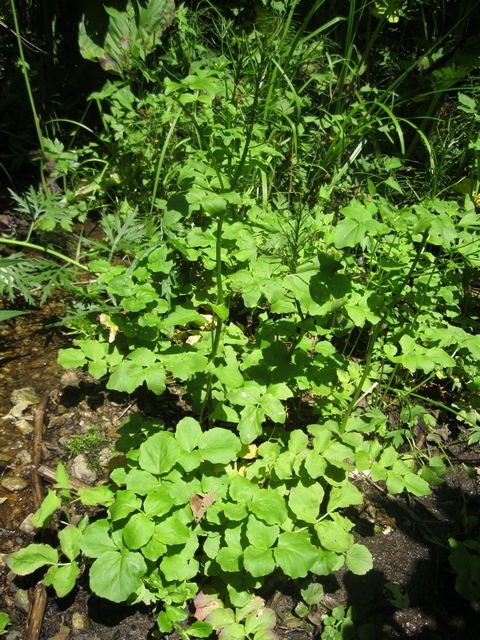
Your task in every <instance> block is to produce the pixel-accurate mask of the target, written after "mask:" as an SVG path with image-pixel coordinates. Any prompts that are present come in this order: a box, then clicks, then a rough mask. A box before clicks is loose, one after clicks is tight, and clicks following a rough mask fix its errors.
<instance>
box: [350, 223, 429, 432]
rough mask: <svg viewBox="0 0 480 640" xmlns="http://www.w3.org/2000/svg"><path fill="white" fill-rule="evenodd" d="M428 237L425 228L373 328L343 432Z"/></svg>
mask: <svg viewBox="0 0 480 640" xmlns="http://www.w3.org/2000/svg"><path fill="white" fill-rule="evenodd" d="M427 239H428V229H425V231H424V232H423V236H422V241H421V243H420V246H419V247H418V250H417V254H416V256H415V258H414V260H413V262H412V264H411V265H410V269H409V270H408V273H407V275H406V276H405V278H404V280H403V282H402V284H401V286H400V287H399V289H398V290H397V292H396V294H395V295H394V296H393V298H392V299H391V300H390V303H389V304H388V306H387V307H386V309H385V310H384V312H383V314H382V317H381V318H380V320H379V322H378V323H377V324H376V325H375V329H374V330H373V333H372V335H371V337H370V340H369V343H368V349H367V355H366V358H365V366H364V368H363V375H362V378H361V380H360V382H359V383H358V385H357V388H356V390H355V393H354V394H353V397H352V399H351V401H350V404H349V405H348V409H347V411H346V412H345V415H344V417H343V420H342V426H341V432H342V433H343V431H344V430H345V427H346V425H347V421H348V419H349V417H350V415H351V413H352V411H353V408H354V407H355V403H356V402H357V400H358V398H359V397H360V394H361V393H362V387H363V385H364V384H365V381H366V380H367V378H368V376H369V374H370V368H371V366H370V365H371V362H372V355H373V350H374V347H375V343H376V341H377V339H378V336H379V335H380V331H382V327H383V324H384V322H385V320H386V319H387V316H388V314H389V312H390V309H391V308H392V307H394V306H395V305H396V304H397V302H398V301H399V300H400V297H401V295H402V292H403V290H404V288H405V286H406V284H407V282H408V281H409V280H410V278H411V276H412V274H413V272H414V271H415V269H416V267H417V264H418V261H419V260H420V256H421V255H422V253H423V250H424V249H425V245H426V244H427Z"/></svg>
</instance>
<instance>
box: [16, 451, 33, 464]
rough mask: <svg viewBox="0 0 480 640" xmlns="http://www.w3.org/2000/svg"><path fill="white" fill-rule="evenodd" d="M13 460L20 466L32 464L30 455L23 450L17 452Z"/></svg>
mask: <svg viewBox="0 0 480 640" xmlns="http://www.w3.org/2000/svg"><path fill="white" fill-rule="evenodd" d="M15 458H16V459H17V460H18V461H19V462H20V464H32V454H31V453H30V452H29V451H26V450H25V449H23V450H22V451H19V452H18V453H17V455H16V456H15Z"/></svg>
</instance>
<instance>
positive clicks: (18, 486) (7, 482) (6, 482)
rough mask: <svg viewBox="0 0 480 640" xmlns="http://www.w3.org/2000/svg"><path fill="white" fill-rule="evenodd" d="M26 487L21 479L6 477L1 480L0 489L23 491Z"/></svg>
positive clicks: (26, 483) (24, 481) (25, 483)
mask: <svg viewBox="0 0 480 640" xmlns="http://www.w3.org/2000/svg"><path fill="white" fill-rule="evenodd" d="M27 485H28V482H27V481H26V480H24V479H23V478H14V477H7V478H4V479H3V480H2V487H3V488H4V489H7V490H8V491H23V490H24V489H25V488H26V486H27Z"/></svg>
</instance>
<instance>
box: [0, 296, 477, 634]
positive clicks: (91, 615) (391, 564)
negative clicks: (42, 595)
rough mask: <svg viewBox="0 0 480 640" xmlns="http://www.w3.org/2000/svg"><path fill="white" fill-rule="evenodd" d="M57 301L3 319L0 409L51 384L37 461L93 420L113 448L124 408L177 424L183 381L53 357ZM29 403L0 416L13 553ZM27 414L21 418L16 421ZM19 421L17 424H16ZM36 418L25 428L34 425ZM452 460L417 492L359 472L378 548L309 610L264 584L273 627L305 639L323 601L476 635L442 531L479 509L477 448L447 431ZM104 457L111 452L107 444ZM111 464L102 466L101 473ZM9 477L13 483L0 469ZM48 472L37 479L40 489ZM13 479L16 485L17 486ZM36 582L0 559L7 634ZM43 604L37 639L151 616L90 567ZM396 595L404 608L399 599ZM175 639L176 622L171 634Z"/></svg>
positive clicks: (408, 627)
mask: <svg viewBox="0 0 480 640" xmlns="http://www.w3.org/2000/svg"><path fill="white" fill-rule="evenodd" d="M61 313H62V306H61V304H60V303H59V302H49V303H48V304H46V305H45V306H44V307H43V308H42V309H41V310H32V311H30V313H29V314H28V315H27V316H21V317H18V318H15V319H14V320H12V321H10V322H8V323H4V324H3V325H0V348H1V354H2V355H1V356H0V358H1V360H0V363H1V369H0V416H7V415H8V414H9V413H10V411H11V410H12V398H11V394H12V392H13V391H15V390H18V389H23V388H28V387H32V388H33V389H34V391H35V392H36V394H37V396H38V397H40V396H41V395H42V394H44V393H48V396H49V400H48V404H47V410H46V413H45V424H44V434H43V445H42V464H44V465H46V466H48V467H50V468H52V469H55V467H56V464H57V461H58V460H59V459H61V460H62V461H63V462H64V463H65V464H69V450H68V448H67V446H66V445H67V442H68V439H69V438H70V437H71V436H73V435H76V434H82V433H85V431H86V430H88V429H89V428H91V427H98V428H99V433H100V434H101V436H102V439H103V442H102V444H101V445H99V447H98V449H99V451H100V452H102V450H105V449H107V451H103V454H104V455H107V454H108V450H109V448H110V450H111V449H112V446H113V442H114V440H115V433H116V430H117V428H118V427H119V426H120V424H121V423H122V421H123V420H124V418H125V416H127V415H129V414H130V413H132V412H138V411H140V412H142V413H143V414H146V415H149V416H156V417H161V418H162V419H163V420H164V421H165V422H166V424H167V426H173V425H174V424H175V423H176V422H177V421H178V420H179V419H180V418H181V417H183V416H184V415H188V412H189V408H188V406H187V405H186V403H185V402H184V400H183V398H182V393H181V389H180V388H179V387H176V386H174V385H172V386H170V387H169V388H168V391H167V393H165V394H164V395H163V396H161V397H160V398H156V397H155V396H152V395H150V396H139V397H138V398H137V397H129V396H127V395H126V394H118V393H112V392H109V391H108V390H106V388H105V386H104V384H102V383H101V382H98V381H95V380H94V379H93V378H91V377H90V376H89V375H88V374H87V373H85V372H84V371H81V370H76V371H65V370H63V369H62V368H61V367H60V365H58V364H57V353H58V350H59V348H62V347H67V346H70V339H69V337H68V336H66V335H64V334H62V332H61V331H60V330H59V329H56V328H52V326H51V325H52V324H53V323H54V322H55V321H56V319H57V316H59V315H61ZM34 409H35V404H32V405H29V406H27V407H26V408H25V409H24V410H23V412H22V415H21V416H20V417H17V418H14V417H12V416H11V415H10V416H9V417H7V418H4V419H0V502H1V504H0V552H1V553H3V554H8V553H11V552H13V551H15V550H18V549H19V548H21V547H23V546H26V545H28V544H29V543H30V542H31V540H32V534H29V533H26V532H24V530H23V527H22V522H23V521H24V520H25V518H26V517H27V516H28V514H30V513H32V512H33V511H34V510H35V508H34V503H33V498H32V492H31V482H30V480H31V478H30V476H31V464H32V455H33V449H32V437H33V436H32V433H28V431H29V429H28V427H29V425H31V424H33V423H32V419H33V412H34ZM21 421H23V422H21ZM20 428H21V430H20ZM30 430H31V429H30ZM444 446H445V447H446V448H447V451H448V454H449V456H450V459H451V460H452V461H453V469H451V470H450V471H449V473H448V474H447V476H446V482H445V483H444V484H443V485H440V486H439V487H436V488H435V490H434V492H433V494H432V496H430V497H428V498H422V499H414V500H413V499H410V501H408V502H407V499H406V498H404V497H401V498H397V499H395V500H391V499H389V498H388V497H387V496H386V494H385V493H384V492H383V491H382V487H379V486H374V485H373V484H372V483H370V482H369V481H368V479H365V478H359V479H358V483H359V486H360V485H361V487H362V490H363V492H364V495H365V502H364V504H363V505H362V506H361V507H360V508H358V509H355V510H354V509H351V510H350V511H349V513H348V516H349V517H350V519H352V520H353V521H354V522H355V535H356V537H357V539H358V541H359V542H361V543H362V544H364V545H366V546H367V547H368V548H369V549H370V551H371V553H372V555H373V558H374V568H373V569H372V570H371V571H370V572H369V573H367V574H366V575H365V576H355V575H353V574H352V573H351V572H349V571H348V570H347V569H346V568H343V569H342V570H340V571H338V572H335V573H334V574H332V575H330V576H328V577H326V578H321V577H320V578H318V581H319V582H321V583H322V584H323V587H324V590H325V593H326V596H325V598H324V600H323V601H322V603H321V604H320V605H317V606H316V607H314V608H313V609H312V611H311V612H310V615H309V618H310V622H309V621H308V620H301V619H299V618H298V617H296V616H295V615H294V609H295V606H296V604H297V603H298V601H299V598H298V592H299V587H301V586H302V585H301V584H297V582H296V581H293V582H292V581H290V582H288V581H279V582H277V583H276V584H269V593H268V594H266V596H267V597H269V598H270V600H269V604H270V606H272V607H273V608H274V609H275V611H276V614H277V621H278V626H277V633H278V636H279V637H280V638H290V639H291V640H307V639H308V640H311V639H313V638H315V637H317V638H318V637H320V633H321V631H320V626H319V625H318V624H316V623H320V619H321V615H322V613H326V612H327V611H328V609H327V607H328V608H330V609H331V608H333V607H335V606H337V605H340V604H342V605H344V606H345V607H349V606H351V605H353V606H354V607H355V609H356V612H357V621H356V623H357V625H361V624H364V623H371V624H373V626H374V628H375V631H376V638H377V640H383V639H385V640H387V639H395V638H416V639H418V640H427V639H428V640H450V639H458V640H470V639H471V640H473V639H478V638H479V637H480V603H479V602H472V603H471V602H467V601H466V600H464V599H463V598H462V597H461V596H460V595H458V594H457V592H456V591H455V574H454V573H453V572H452V571H451V570H450V567H449V564H448V546H446V545H447V540H448V537H449V536H452V535H458V536H461V534H462V531H463V529H462V527H463V523H464V518H465V516H466V515H469V516H479V515H480V495H479V490H478V484H477V482H476V481H475V480H474V479H472V478H471V477H470V475H471V474H470V475H469V474H467V473H466V472H465V468H464V466H463V464H462V463H465V464H466V465H468V467H470V468H475V467H479V466H480V451H479V450H476V449H475V448H472V447H467V446H466V445H465V444H462V443H457V444H455V443H453V442H446V443H445V444H444ZM107 457H108V456H107ZM104 473H106V469H105V468H104V467H100V468H98V469H97V474H96V475H97V478H96V480H94V482H98V481H100V480H101V475H102V474H104ZM7 479H14V480H15V482H16V484H15V483H14V484H13V485H11V489H8V488H5V487H6V486H9V484H8V482H7V483H4V482H3V481H4V480H7ZM46 486H47V483H46V482H44V489H45V488H46ZM12 488H13V490H12ZM392 582H393V583H398V584H399V585H401V587H403V593H404V594H406V596H407V597H406V598H405V599H404V600H403V603H401V606H400V605H397V606H395V605H393V604H391V602H390V601H389V599H388V598H387V592H386V591H385V585H386V583H392ZM33 586H34V584H33V582H32V581H31V578H30V577H26V578H20V577H18V576H17V577H15V576H12V575H11V573H10V572H9V569H8V567H7V566H6V565H5V564H4V563H3V562H1V561H0V610H2V611H5V612H7V613H8V614H9V616H10V620H11V624H10V626H9V627H8V628H7V631H8V633H7V635H6V636H5V637H6V638H7V639H8V640H18V639H20V638H22V637H23V630H24V627H25V621H26V612H25V609H26V608H27V607H28V603H29V597H30V596H31V591H32V588H33ZM47 592H48V602H47V608H46V612H45V616H44V620H43V625H42V629H41V633H40V636H39V637H40V640H63V639H64V638H66V637H67V635H68V636H69V637H74V638H79V639H82V640H93V639H96V638H98V639H100V640H114V639H118V640H127V639H132V640H134V639H135V640H137V639H138V640H140V639H147V638H152V637H153V636H152V632H153V630H154V629H155V616H154V613H153V611H152V610H151V609H149V608H147V607H127V606H126V605H116V604H114V603H111V602H107V601H104V600H102V599H100V598H98V597H96V596H94V595H92V594H91V593H90V592H89V589H88V582H87V579H86V577H85V576H83V577H81V578H80V579H79V581H78V585H77V587H76V589H75V590H74V591H73V592H72V593H71V594H69V595H68V596H67V597H65V598H63V599H58V598H57V597H56V596H55V594H54V592H53V591H50V590H48V591H47ZM402 607H403V608H402ZM172 640H173V634H172Z"/></svg>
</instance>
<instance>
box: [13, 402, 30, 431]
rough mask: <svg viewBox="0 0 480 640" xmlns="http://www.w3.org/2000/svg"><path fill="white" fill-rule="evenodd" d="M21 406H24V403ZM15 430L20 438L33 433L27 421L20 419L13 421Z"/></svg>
mask: <svg viewBox="0 0 480 640" xmlns="http://www.w3.org/2000/svg"><path fill="white" fill-rule="evenodd" d="M22 404H24V403H22ZM17 406H18V405H17ZM14 408H15V407H14ZM12 411H13V409H12ZM15 429H17V431H20V433H21V434H22V436H28V435H29V434H30V433H33V431H34V426H33V424H32V423H31V422H29V421H28V420H25V419H21V420H16V421H15Z"/></svg>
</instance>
